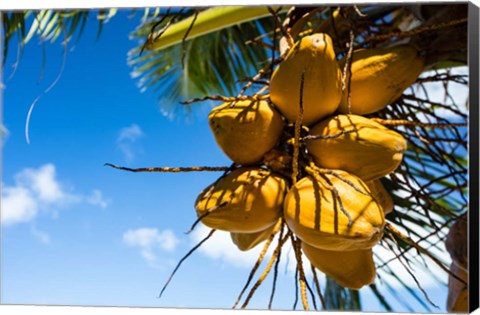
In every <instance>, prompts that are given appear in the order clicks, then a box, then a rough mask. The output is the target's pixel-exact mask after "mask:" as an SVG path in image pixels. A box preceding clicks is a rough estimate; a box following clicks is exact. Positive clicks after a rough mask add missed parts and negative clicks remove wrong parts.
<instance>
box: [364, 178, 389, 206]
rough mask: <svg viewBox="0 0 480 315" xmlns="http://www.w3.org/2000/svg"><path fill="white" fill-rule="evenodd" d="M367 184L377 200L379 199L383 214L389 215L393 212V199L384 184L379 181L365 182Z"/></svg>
mask: <svg viewBox="0 0 480 315" xmlns="http://www.w3.org/2000/svg"><path fill="white" fill-rule="evenodd" d="M365 184H367V186H368V188H370V191H371V192H372V194H373V196H374V197H375V199H377V201H378V203H379V204H380V205H381V206H382V210H383V213H384V214H385V215H387V214H389V213H390V212H392V211H393V207H394V204H393V199H392V196H390V194H389V193H388V191H387V190H386V189H385V187H384V186H383V184H382V182H381V181H380V180H379V179H375V180H371V181H368V182H365Z"/></svg>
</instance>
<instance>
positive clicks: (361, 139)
mask: <svg viewBox="0 0 480 315" xmlns="http://www.w3.org/2000/svg"><path fill="white" fill-rule="evenodd" d="M342 133H343V134H342ZM310 135H319V136H322V137H324V138H323V139H317V140H310V141H308V142H307V148H308V152H309V154H310V155H311V156H313V158H314V160H315V163H316V164H317V165H318V166H320V167H324V168H333V169H342V170H345V171H347V172H350V173H352V174H355V175H357V176H358V177H360V178H361V179H363V180H364V181H370V180H374V179H378V178H381V177H384V176H386V175H388V174H390V173H391V172H393V171H394V170H395V169H396V168H397V167H398V166H399V165H400V163H401V162H402V158H403V153H404V152H405V150H406V149H407V143H406V141H405V138H404V137H403V136H402V135H401V134H399V133H397V132H395V131H393V130H390V129H388V128H386V127H384V126H382V125H380V124H379V123H376V122H374V121H372V120H370V119H368V118H365V117H362V116H358V115H337V116H333V117H330V118H328V119H325V120H323V121H321V122H320V123H318V124H316V125H315V126H313V128H312V129H311V130H310ZM325 138H327V139H325Z"/></svg>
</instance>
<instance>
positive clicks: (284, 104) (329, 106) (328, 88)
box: [270, 33, 342, 125]
mask: <svg viewBox="0 0 480 315" xmlns="http://www.w3.org/2000/svg"><path fill="white" fill-rule="evenodd" d="M302 73H303V75H304V84H303V119H302V122H303V124H304V125H310V124H312V123H314V122H316V121H318V120H320V119H322V118H324V117H326V116H328V115H330V114H332V113H333V112H335V110H336V109H337V107H338V105H339V103H340V100H341V97H342V85H341V72H340V68H339V66H338V63H337V60H336V59H335V52H334V50H333V43H332V39H331V38H330V36H328V35H327V34H321V33H319V34H313V35H310V36H306V37H303V38H302V39H301V40H300V41H298V42H297V43H296V44H295V45H294V46H293V47H292V48H291V49H290V51H289V53H288V54H287V56H286V57H285V59H284V60H283V61H282V62H281V63H280V65H279V66H278V67H277V69H275V71H274V73H273V74H272V77H271V79H270V99H271V100H272V102H273V103H274V104H275V105H276V106H277V107H278V109H279V110H280V112H281V113H282V114H283V115H284V116H285V117H286V118H287V119H288V120H289V121H290V122H295V121H296V119H297V117H298V115H299V112H300V83H301V77H302Z"/></svg>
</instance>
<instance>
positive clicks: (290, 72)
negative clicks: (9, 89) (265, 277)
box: [195, 33, 424, 289]
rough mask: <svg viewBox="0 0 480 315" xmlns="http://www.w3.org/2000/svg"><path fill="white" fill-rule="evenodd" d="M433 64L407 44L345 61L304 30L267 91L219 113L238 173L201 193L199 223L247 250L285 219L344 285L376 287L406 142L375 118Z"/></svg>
mask: <svg viewBox="0 0 480 315" xmlns="http://www.w3.org/2000/svg"><path fill="white" fill-rule="evenodd" d="M348 59H350V60H348ZM347 60H348V61H347ZM346 62H349V63H350V64H349V67H345V63H346ZM344 67H345V68H348V69H349V71H345V72H343V73H345V74H346V75H344V74H342V70H343V69H344ZM423 67H424V64H423V59H422V57H421V56H419V53H418V52H417V50H416V49H415V48H414V47H412V46H409V45H407V44H402V45H397V46H395V47H390V48H368V49H361V50H358V51H353V54H352V56H351V58H347V57H343V58H342V59H340V60H337V55H336V54H335V51H334V49H333V43H332V40H331V38H330V37H329V36H328V35H327V34H322V33H319V34H313V35H309V36H306V37H303V38H302V39H301V40H299V41H298V42H296V43H295V44H294V45H293V46H292V47H291V48H290V49H289V52H288V54H287V55H286V57H285V58H284V60H283V61H282V62H281V63H280V64H279V66H278V67H277V68H276V69H275V71H274V72H273V74H272V76H271V78H270V85H269V89H270V93H269V95H268V98H267V97H265V98H262V97H257V98H252V99H243V100H238V101H236V102H227V103H225V104H223V105H221V106H219V107H216V108H214V109H213V110H212V111H211V113H210V115H209V124H210V127H211V129H212V131H213V134H214V136H215V139H216V141H217V143H218V145H219V147H220V148H221V149H222V150H223V152H224V153H225V154H226V155H227V156H228V157H229V158H230V159H231V160H232V161H233V162H234V163H235V166H236V168H233V169H232V170H231V171H230V172H227V173H226V174H224V175H223V176H222V177H220V178H219V179H218V180H216V181H215V182H214V183H213V184H211V185H210V186H209V187H207V188H206V189H205V190H203V191H202V193H201V194H200V195H199V196H198V198H197V200H196V203H195V208H196V211H197V214H198V216H199V219H200V220H201V221H202V222H203V223H204V224H205V225H206V226H209V227H211V228H214V229H219V230H224V231H228V232H230V233H231V236H232V240H233V242H234V243H235V244H236V245H237V246H238V248H239V249H241V250H248V249H250V248H252V247H254V246H256V245H257V244H259V243H260V242H262V241H264V240H265V239H267V238H268V237H269V236H271V235H272V233H275V232H276V230H277V229H275V227H276V226H278V224H276V223H277V222H279V220H280V221H281V222H285V223H286V224H287V226H288V228H289V230H290V231H291V232H292V233H294V234H295V235H296V236H297V237H298V238H299V239H300V240H301V248H302V251H303V253H304V254H305V256H306V257H307V258H308V259H309V260H310V262H311V263H312V264H313V265H314V266H315V267H316V268H318V269H319V270H321V271H322V272H324V273H325V274H326V275H328V276H330V277H331V278H333V279H334V280H335V281H336V282H337V283H339V284H340V285H342V286H344V287H347V288H352V289H359V288H361V287H362V286H364V285H367V284H370V283H372V282H373V280H374V279H375V274H376V271H375V264H374V261H373V254H372V247H373V246H375V244H377V243H378V242H379V240H380V239H381V237H382V235H383V228H384V226H385V215H386V214H387V213H389V212H391V211H392V210H393V201H392V198H391V196H390V195H389V194H388V192H387V191H386V190H385V188H384V187H383V186H382V183H381V182H380V179H381V178H382V177H384V176H386V175H388V174H390V173H391V172H393V171H394V170H395V169H396V168H397V167H398V166H399V164H400V163H401V161H402V158H403V153H404V151H405V150H406V147H407V145H406V141H405V139H404V138H403V136H402V135H400V134H399V133H397V132H395V131H393V130H390V129H388V128H387V127H385V126H384V125H382V124H380V123H379V122H378V121H375V119H371V118H367V117H364V115H368V114H372V113H374V112H377V111H379V110H381V109H383V108H385V107H386V106H387V105H388V104H391V103H392V102H393V101H394V100H395V99H397V98H398V97H399V96H400V95H401V94H402V93H403V91H404V90H405V89H406V88H408V87H409V86H410V85H412V84H413V83H414V82H415V81H416V79H417V77H418V76H419V74H420V73H421V72H422V70H423ZM346 83H347V84H346ZM345 86H347V87H348V88H345ZM348 92H349V93H348ZM257 96H258V95H257Z"/></svg>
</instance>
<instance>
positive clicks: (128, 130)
mask: <svg viewBox="0 0 480 315" xmlns="http://www.w3.org/2000/svg"><path fill="white" fill-rule="evenodd" d="M142 136H143V131H142V129H140V127H139V126H138V125H137V124H132V125H131V126H130V127H125V128H122V129H121V130H120V135H119V136H118V139H117V141H119V142H120V141H125V140H128V141H130V142H135V141H136V140H137V139H138V138H140V137H142Z"/></svg>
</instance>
